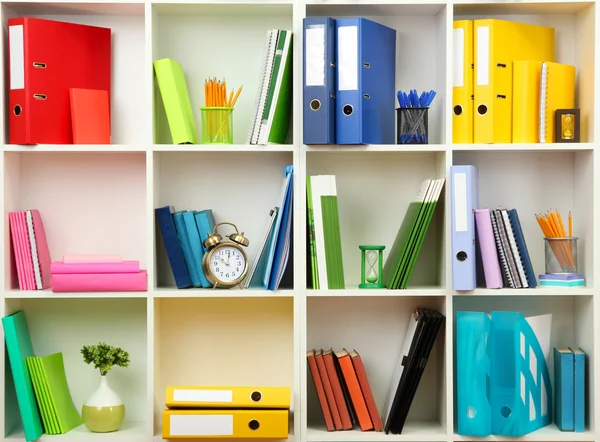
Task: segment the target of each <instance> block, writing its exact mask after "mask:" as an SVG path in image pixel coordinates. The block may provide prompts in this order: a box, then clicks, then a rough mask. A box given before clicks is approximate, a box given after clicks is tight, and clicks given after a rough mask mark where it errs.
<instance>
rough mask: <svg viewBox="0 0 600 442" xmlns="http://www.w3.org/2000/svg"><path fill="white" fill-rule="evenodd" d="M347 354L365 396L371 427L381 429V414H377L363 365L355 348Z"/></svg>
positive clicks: (376, 429)
mask: <svg viewBox="0 0 600 442" xmlns="http://www.w3.org/2000/svg"><path fill="white" fill-rule="evenodd" d="M349 354H350V357H351V358H352V364H353V365H354V371H356V377H357V378H358V383H359V384H360V388H361V390H362V394H363V397H364V398H365V402H366V404H367V409H368V410H369V415H370V416H371V421H372V422H373V429H374V430H375V431H381V430H383V422H381V416H379V411H377V404H376V403H375V398H374V397H373V391H371V386H370V385H369V378H368V377H367V370H365V365H364V364H363V361H362V359H361V357H360V355H359V354H358V352H357V351H356V350H352V351H351V352H350V353H349Z"/></svg>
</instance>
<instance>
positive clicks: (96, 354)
mask: <svg viewBox="0 0 600 442" xmlns="http://www.w3.org/2000/svg"><path fill="white" fill-rule="evenodd" d="M81 354H82V355H83V361H84V362H85V363H86V364H90V365H94V368H96V369H98V370H99V371H100V385H99V386H98V388H97V390H96V391H95V392H94V394H92V395H91V396H90V398H89V399H88V400H87V401H86V402H85V403H84V404H83V408H82V410H81V418H82V420H83V423H84V424H85V426H86V427H87V428H88V429H89V430H90V431H92V432H94V433H108V432H111V431H117V430H118V429H119V428H120V427H121V425H122V424H123V420H124V419H125V404H123V401H122V400H121V398H120V397H119V395H118V394H117V393H115V392H114V391H113V389H112V388H110V386H109V385H108V379H107V376H106V375H107V374H108V372H109V371H110V370H111V369H112V368H113V367H115V366H116V367H128V366H129V353H127V352H126V351H125V350H123V349H122V348H119V347H117V348H115V347H112V346H110V345H108V344H105V343H104V342H100V343H99V344H98V345H84V346H83V348H82V349H81Z"/></svg>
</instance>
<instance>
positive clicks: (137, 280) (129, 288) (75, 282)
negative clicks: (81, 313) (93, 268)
mask: <svg viewBox="0 0 600 442" xmlns="http://www.w3.org/2000/svg"><path fill="white" fill-rule="evenodd" d="M147 289H148V274H147V273H146V270H141V271H140V272H138V273H75V274H64V273H63V274H60V273H59V274H56V275H52V291H53V292H143V291H146V290H147Z"/></svg>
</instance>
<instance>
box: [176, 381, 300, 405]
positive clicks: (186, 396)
mask: <svg viewBox="0 0 600 442" xmlns="http://www.w3.org/2000/svg"><path fill="white" fill-rule="evenodd" d="M290 398H291V390H290V388H288V387H204V386H194V387H183V386H168V387H167V391H166V397H165V405H166V406H167V407H168V408H192V407H194V408H283V409H289V408H290V400H291V399H290Z"/></svg>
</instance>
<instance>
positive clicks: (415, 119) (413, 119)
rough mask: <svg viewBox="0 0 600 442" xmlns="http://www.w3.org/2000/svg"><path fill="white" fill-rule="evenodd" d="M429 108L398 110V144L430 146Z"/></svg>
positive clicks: (404, 108)
mask: <svg viewBox="0 0 600 442" xmlns="http://www.w3.org/2000/svg"><path fill="white" fill-rule="evenodd" d="M428 111H429V108H428V107H400V108H398V109H396V127H397V131H396V133H397V136H396V144H428V143H429V141H428V135H429V126H428V119H427V116H428Z"/></svg>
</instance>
